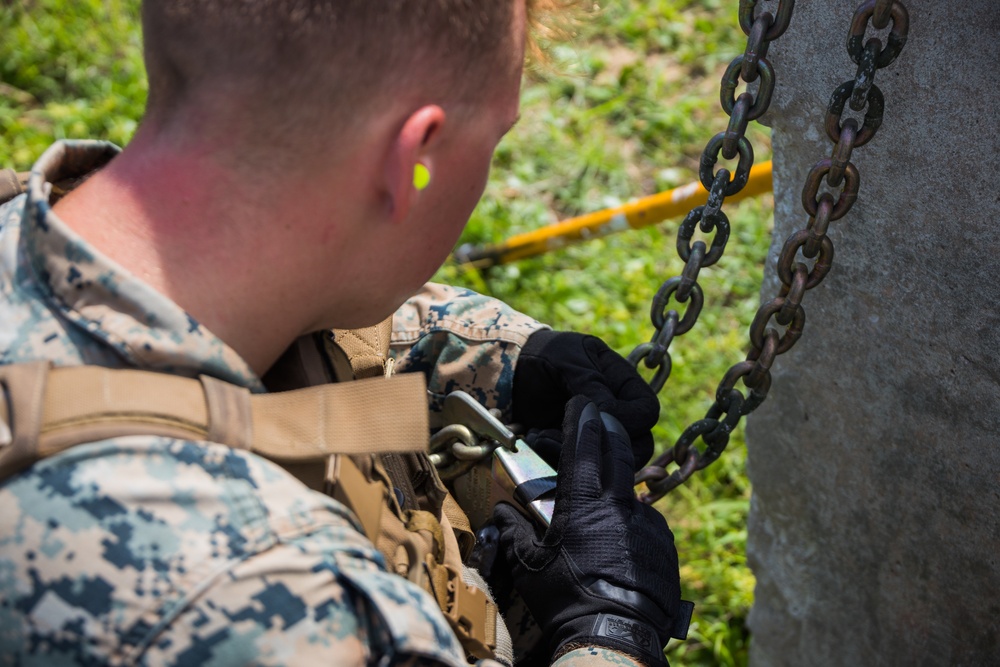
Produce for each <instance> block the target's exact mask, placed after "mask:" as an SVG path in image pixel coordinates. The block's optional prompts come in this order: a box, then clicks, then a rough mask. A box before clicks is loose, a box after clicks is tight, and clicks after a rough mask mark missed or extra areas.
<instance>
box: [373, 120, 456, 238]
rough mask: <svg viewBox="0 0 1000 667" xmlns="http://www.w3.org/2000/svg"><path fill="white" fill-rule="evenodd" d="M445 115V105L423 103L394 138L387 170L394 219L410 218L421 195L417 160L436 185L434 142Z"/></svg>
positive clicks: (387, 182)
mask: <svg viewBox="0 0 1000 667" xmlns="http://www.w3.org/2000/svg"><path fill="white" fill-rule="evenodd" d="M445 118H446V116H445V112H444V109H442V108H441V107H439V106H437V105H428V106H425V107H421V108H419V109H417V110H416V111H414V112H413V113H412V114H411V115H410V116H409V117H408V118H407V119H406V121H405V122H404V123H403V126H402V128H400V130H399V133H398V134H397V135H396V138H395V139H394V140H393V143H392V145H391V147H390V149H389V153H388V155H387V156H386V160H385V173H384V178H385V183H386V190H387V193H388V195H389V205H390V207H391V210H390V212H389V214H390V217H391V219H392V221H393V222H401V221H402V220H404V219H406V216H407V215H409V213H410V209H411V208H412V207H413V204H414V203H415V202H416V201H417V199H418V198H419V197H420V190H418V189H417V187H416V186H415V185H414V184H413V173H414V170H415V169H416V167H417V164H423V165H424V166H425V167H426V168H427V170H428V171H429V172H430V177H431V184H432V185H431V186H430V187H433V182H434V151H433V146H434V143H435V141H436V140H437V138H438V136H439V135H440V133H441V128H442V127H443V126H444V122H445Z"/></svg>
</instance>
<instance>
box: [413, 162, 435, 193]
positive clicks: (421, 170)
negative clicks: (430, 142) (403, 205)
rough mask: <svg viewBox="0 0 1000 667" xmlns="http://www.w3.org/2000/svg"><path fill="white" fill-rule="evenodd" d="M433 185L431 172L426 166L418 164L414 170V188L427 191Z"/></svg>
mask: <svg viewBox="0 0 1000 667" xmlns="http://www.w3.org/2000/svg"><path fill="white" fill-rule="evenodd" d="M430 184H431V172H430V169H428V168H427V167H426V166H425V165H424V164H422V163H420V162H418V163H417V166H415V167H414V168H413V187H415V188H416V189H417V190H426V189H427V186H428V185H430Z"/></svg>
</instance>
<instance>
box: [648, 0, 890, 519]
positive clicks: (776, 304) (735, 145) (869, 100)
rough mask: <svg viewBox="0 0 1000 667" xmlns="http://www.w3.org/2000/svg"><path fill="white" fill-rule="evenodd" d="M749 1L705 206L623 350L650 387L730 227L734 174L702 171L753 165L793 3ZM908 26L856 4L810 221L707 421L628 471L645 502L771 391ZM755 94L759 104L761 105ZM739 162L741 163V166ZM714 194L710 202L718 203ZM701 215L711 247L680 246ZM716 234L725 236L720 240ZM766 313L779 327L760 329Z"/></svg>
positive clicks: (715, 449)
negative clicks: (885, 74)
mask: <svg viewBox="0 0 1000 667" xmlns="http://www.w3.org/2000/svg"><path fill="white" fill-rule="evenodd" d="M755 4H756V0H740V26H741V27H742V28H743V31H744V32H745V33H747V35H748V36H749V40H748V44H747V50H746V53H744V55H742V56H739V57H738V58H736V60H734V61H733V63H732V64H731V65H730V66H729V68H728V69H727V70H726V74H725V76H724V77H723V84H722V106H723V108H724V109H725V110H726V111H727V113H730V124H729V130H727V132H725V133H723V134H721V135H716V137H714V138H713V139H712V141H710V142H709V145H708V147H707V148H706V149H705V154H704V155H703V156H702V182H703V183H705V187H706V188H709V189H710V192H711V194H710V197H709V202H708V204H706V206H704V207H700V208H698V209H695V210H693V211H692V212H691V214H690V215H689V216H688V219H686V220H685V221H684V223H682V225H681V231H680V239H679V240H678V250H679V251H681V257H682V258H683V259H684V260H685V261H687V262H688V266H687V267H685V269H684V274H683V275H682V276H681V277H680V278H672V279H671V280H668V281H667V282H666V283H664V284H663V287H661V288H660V292H659V293H657V295H656V298H654V300H653V325H654V326H655V327H656V328H657V332H656V335H654V337H653V341H651V342H650V343H644V344H643V345H640V346H639V347H638V348H636V350H635V351H634V352H633V353H632V354H631V355H630V356H629V359H630V360H631V361H632V362H633V364H636V365H637V364H638V362H639V361H641V360H643V359H645V360H646V365H647V366H648V367H650V368H655V367H657V366H659V369H660V370H659V371H658V372H657V374H656V377H654V379H653V381H652V382H650V384H651V385H652V387H653V389H654V390H655V391H657V392H658V391H659V390H660V389H661V388H662V386H663V383H664V382H665V381H666V379H667V376H669V374H670V363H669V360H670V354H669V352H668V351H667V349H666V348H667V347H668V346H669V344H670V341H671V340H672V339H673V337H674V336H675V335H679V334H681V333H684V332H685V331H687V330H688V329H690V328H691V326H692V325H693V324H694V320H696V319H697V313H698V312H700V310H701V304H702V302H703V297H702V294H701V289H700V288H699V287H698V285H697V282H696V279H697V275H698V269H699V268H701V267H704V266H709V265H711V264H714V263H715V261H717V260H718V257H719V256H721V254H722V250H723V249H724V247H725V240H724V239H725V238H727V237H728V234H729V224H728V222H729V221H728V219H726V217H725V215H724V214H723V213H722V212H721V211H719V210H718V206H721V201H722V199H724V197H725V196H726V195H728V194H732V193H731V192H729V191H728V187H731V186H733V185H734V184H735V183H736V182H737V181H738V180H739V177H738V176H737V178H735V179H733V182H732V183H731V184H729V186H728V187H727V186H726V183H722V184H721V185H720V184H719V183H720V182H721V181H722V180H723V179H722V176H721V175H722V174H723V173H725V181H728V179H729V175H728V172H726V170H724V169H721V170H719V173H718V174H716V176H715V177H714V178H713V179H710V181H709V182H707V183H706V179H705V176H706V174H709V175H710V173H711V169H712V168H713V167H714V164H715V161H716V159H717V155H718V151H719V149H720V148H721V150H722V154H723V157H729V158H731V157H735V155H736V154H737V153H738V154H739V155H740V166H739V167H737V174H739V173H741V172H742V168H743V163H744V160H745V158H744V155H745V154H746V155H748V156H749V157H748V158H746V161H747V162H752V160H753V153H752V150H751V149H750V145H749V142H747V141H746V139H745V138H744V137H743V135H742V132H743V130H744V129H745V128H746V121H747V120H753V119H755V118H758V117H759V116H760V115H761V114H763V113H764V111H765V110H766V109H767V103H768V102H769V101H770V97H771V92H772V91H773V84H774V74H773V71H772V70H771V66H770V63H768V62H767V61H766V59H765V56H766V53H767V48H768V45H769V43H770V41H771V40H773V39H776V38H777V37H778V36H780V35H781V34H782V33H783V32H784V31H785V29H786V28H787V27H788V23H789V21H790V19H791V13H792V4H793V3H792V2H785V1H784V0H782V1H781V2H780V4H779V6H778V11H777V18H773V17H772V16H771V15H770V14H769V13H766V12H764V13H761V14H760V15H759V16H757V17H756V18H754V17H753V9H754V6H755ZM890 23H891V25H892V28H891V29H890V31H889V34H888V37H887V39H886V44H885V45H884V46H883V44H882V41H881V40H880V39H879V38H877V37H871V38H870V39H868V41H867V42H865V39H864V38H865V34H866V32H867V29H868V25H869V24H871V25H872V26H873V27H874V28H875V29H877V30H881V29H885V28H887V27H888V26H889V25H890ZM908 32H909V15H908V13H907V10H906V7H905V6H904V5H903V3H902V2H900V1H899V0H866V1H865V2H863V3H862V4H861V6H860V7H858V9H857V11H855V13H854V17H853V19H852V20H851V29H850V33H849V38H848V42H847V51H848V54H849V55H850V57H851V60H853V61H854V63H855V64H856V65H857V66H858V69H857V74H856V75H855V78H854V79H853V80H851V81H847V82H845V83H843V84H841V85H840V86H838V87H837V89H836V90H835V91H834V92H833V95H832V96H831V98H830V103H829V105H828V107H827V115H826V123H825V126H826V132H827V134H828V135H829V137H830V140H831V141H832V142H833V144H834V148H833V151H832V153H831V156H830V157H829V158H825V159H823V160H820V161H819V162H817V163H816V164H815V165H814V166H813V168H812V170H811V171H810V172H809V175H808V176H807V177H806V183H805V188H804V189H803V191H802V206H803V208H804V209H805V211H806V213H807V214H808V215H809V222H808V224H807V225H806V227H805V228H804V229H801V230H799V231H797V232H795V233H793V234H792V235H791V236H790V237H788V240H787V241H786V242H785V245H784V248H783V249H782V251H781V254H780V255H779V259H778V267H777V268H778V278H779V279H780V280H781V284H782V287H781V290H780V291H779V293H778V296H777V297H775V298H774V299H772V300H771V301H768V302H767V303H765V304H763V305H762V306H761V307H760V309H759V310H758V311H757V315H756V317H754V320H753V323H752V324H751V325H750V346H751V347H750V351H749V353H748V354H747V357H746V360H745V361H741V362H739V363H737V364H735V365H734V366H732V367H731V368H730V369H729V371H727V372H726V374H725V376H724V377H723V379H722V382H721V383H720V384H719V387H718V389H717V390H716V394H715V401H714V403H713V404H712V406H711V408H709V410H708V413H707V414H706V415H705V418H704V419H701V420H699V421H696V422H695V423H693V424H691V425H690V426H689V427H688V428H687V429H686V430H685V431H684V433H682V434H681V436H680V438H678V440H677V442H676V444H674V446H673V447H672V448H670V449H669V450H668V451H667V452H665V453H664V454H663V455H661V456H660V457H658V458H657V459H656V460H655V461H653V463H652V464H651V465H649V466H647V467H645V468H643V469H642V470H640V471H639V473H638V474H637V475H636V484H640V483H645V484H646V488H647V489H648V491H647V492H645V493H642V494H640V500H642V501H643V502H646V503H653V502H656V501H657V500H659V499H660V498H662V497H663V496H664V495H666V494H667V493H668V492H670V491H671V490H672V489H674V488H676V487H677V486H679V485H681V484H683V483H684V482H685V481H686V480H687V479H688V478H689V477H691V475H692V474H694V472H695V471H696V470H701V469H703V468H705V467H707V466H708V465H709V464H710V463H712V462H713V461H715V460H716V459H717V458H719V456H720V455H721V454H722V452H723V451H724V450H725V448H726V445H728V444H729V438H730V434H731V433H732V432H733V429H735V428H736V426H737V425H738V424H739V422H740V419H742V418H743V416H745V415H748V414H750V413H751V412H753V411H754V410H756V409H757V408H758V407H759V406H760V405H761V403H763V402H764V399H765V398H767V394H768V391H769V390H770V388H771V366H772V364H773V363H774V360H775V358H776V357H777V356H778V355H780V354H783V353H785V352H787V351H788V350H790V349H791V348H792V346H794V345H795V343H796V341H798V339H799V337H800V336H801V335H802V330H803V328H804V327H805V320H806V315H805V309H804V308H803V307H802V298H803V296H804V294H805V292H806V291H807V290H810V289H812V288H814V287H816V286H817V285H818V284H820V283H821V282H822V281H823V279H824V278H825V277H826V275H827V274H828V273H829V272H830V268H831V266H832V264H833V241H831V240H830V237H829V236H827V229H828V227H829V224H830V223H831V222H833V221H835V220H839V219H840V218H843V217H844V216H845V215H846V214H847V212H848V211H849V210H850V209H851V207H852V206H853V205H854V202H855V201H856V200H857V197H858V189H859V186H860V175H859V173H858V169H857V167H856V166H855V165H854V164H853V163H852V162H851V154H852V151H853V150H854V149H855V148H858V147H859V146H863V145H865V144H866V143H868V142H869V141H871V139H872V137H874V136H875V133H876V132H878V129H879V127H881V125H882V116H883V112H884V110H885V99H884V97H883V96H882V91H881V90H879V88H878V86H876V85H875V72H876V71H877V70H879V69H882V68H884V67H888V66H889V65H890V64H892V62H893V61H895V60H896V58H897V57H898V56H899V53H900V52H901V51H902V49H903V47H904V46H905V44H906V38H907V34H908ZM751 58H754V59H755V60H751ZM748 63H749V64H748ZM754 63H756V64H754ZM736 73H738V74H739V76H740V78H742V79H743V80H744V81H747V82H750V81H753V80H755V79H756V78H757V76H759V77H760V79H761V84H760V85H761V87H760V90H759V91H758V94H757V98H756V100H751V99H750V98H749V94H748V93H743V94H742V95H740V97H739V98H738V99H736V100H735V101H733V100H732V95H733V91H734V90H735V87H736V84H737V81H736V78H735V75H736ZM747 75H749V77H748V76H747ZM751 77H752V78H751ZM761 99H764V100H765V102H760V100H761ZM848 102H849V103H850V105H851V108H852V109H853V110H854V111H856V112H861V111H864V112H865V114H864V120H863V122H862V124H861V126H860V127H859V126H858V121H857V120H855V119H853V118H847V119H844V118H843V113H844V107H845V105H846V104H848ZM744 144H745V147H744ZM746 169H747V170H749V164H748V165H747V166H746ZM824 180H825V181H826V185H827V186H828V187H829V188H830V189H831V190H838V189H839V193H837V194H834V193H831V192H822V193H821V192H820V189H821V187H822V184H823V181H824ZM710 185H711V187H709V186H710ZM715 201H718V205H716V204H715V203H714V202H715ZM706 211H707V213H706ZM706 218H707V220H708V223H707V224H706V222H705V220H706ZM699 221H700V222H702V230H703V231H704V232H706V233H708V232H710V231H711V230H712V229H716V230H718V231H717V236H716V240H715V242H713V243H712V249H711V250H710V251H708V252H707V253H706V252H705V244H704V243H702V242H700V241H699V242H696V243H695V244H694V246H693V247H691V248H690V250H688V248H689V246H688V245H687V244H688V243H689V242H690V239H691V234H692V233H693V230H694V225H695V224H696V223H697V222H699ZM721 221H724V222H721ZM720 237H723V240H722V241H721V242H720V241H719V238H720ZM682 245H683V249H682ZM699 246H700V250H699ZM685 252H687V256H685ZM713 253H715V254H713ZM800 256H801V258H802V259H800ZM689 258H690V259H689ZM710 258H711V259H710ZM802 260H807V261H802ZM692 265H693V266H694V268H692ZM682 288H683V289H684V290H685V291H682ZM671 296H675V297H676V299H677V301H678V302H680V303H683V302H685V301H687V300H688V299H689V298H690V300H691V303H690V304H689V306H688V310H687V311H685V314H684V317H683V318H679V316H678V315H677V313H676V311H674V310H669V311H665V310H664V309H665V308H666V304H667V301H668V300H669V299H670V297H671ZM692 312H693V313H694V314H693V315H692V314H691V313H692ZM772 319H773V320H774V323H775V324H776V325H778V327H781V328H782V329H783V332H781V331H780V330H779V329H778V328H775V327H769V326H768V323H769V322H771V320H772ZM657 362H663V363H657ZM664 368H666V371H665V372H664V371H663V369H664ZM661 376H662V377H661ZM740 380H742V381H743V384H744V386H745V387H746V388H747V389H748V390H749V392H748V394H746V395H744V393H743V392H742V391H740V390H739V389H736V383H737V382H738V381H740ZM698 438H701V440H702V441H703V442H704V443H705V448H704V449H698V447H697V446H695V442H696V441H697V440H698ZM672 463H673V464H676V465H677V468H676V469H675V470H674V471H673V472H669V471H668V470H667V469H666V468H667V466H669V465H670V464H672Z"/></svg>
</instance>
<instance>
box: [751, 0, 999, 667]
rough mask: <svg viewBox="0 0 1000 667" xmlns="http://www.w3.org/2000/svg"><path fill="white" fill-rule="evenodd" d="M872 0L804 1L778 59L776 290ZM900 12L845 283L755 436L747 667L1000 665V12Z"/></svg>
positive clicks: (992, 4) (836, 231)
mask: <svg viewBox="0 0 1000 667" xmlns="http://www.w3.org/2000/svg"><path fill="white" fill-rule="evenodd" d="M734 4H735V3H734ZM769 4H770V3H769ZM858 4H859V0H829V1H826V2H812V1H809V0H800V1H799V2H798V3H797V6H796V11H795V16H794V19H793V21H792V27H791V29H790V30H789V32H788V33H786V35H785V36H784V37H782V38H781V39H780V40H779V41H778V42H775V44H774V45H773V47H772V51H771V60H772V63H773V64H774V66H775V69H776V72H777V76H778V86H777V90H776V93H775V99H774V105H773V107H772V111H771V112H770V114H769V115H770V118H771V124H772V126H773V128H774V146H775V151H774V152H775V158H774V159H775V193H776V202H775V209H776V210H775V228H776V235H775V236H776V240H775V245H774V246H773V247H772V252H771V256H770V257H769V262H768V277H767V278H766V280H765V287H764V294H765V295H771V294H773V293H775V292H776V290H777V286H778V282H777V278H776V277H775V273H774V261H775V259H776V256H777V251H778V249H779V248H780V246H781V244H782V242H783V240H784V238H785V237H786V236H787V235H788V234H789V233H790V232H791V231H793V230H795V229H798V228H800V227H801V226H803V224H804V222H805V221H806V218H805V215H804V214H803V212H802V209H801V204H800V197H801V189H802V182H803V179H804V177H805V174H806V173H807V171H808V170H809V167H810V166H811V165H812V164H813V163H814V162H815V161H816V160H818V159H819V158H821V157H826V156H827V155H829V152H830V147H831V144H830V143H829V141H828V140H827V138H826V135H825V132H824V131H823V129H822V127H823V118H824V115H825V105H826V102H827V99H828V97H829V95H830V93H831V92H832V90H833V89H834V88H835V87H836V86H837V85H838V84H839V83H841V82H843V81H845V80H847V79H853V77H854V69H855V67H854V65H853V63H851V61H850V60H849V58H848V56H847V53H846V50H845V46H844V45H845V42H846V38H847V31H848V25H849V22H850V18H851V16H852V14H853V12H854V9H855V8H856V7H857V5H858ZM905 4H906V6H907V8H908V9H909V13H910V20H911V29H910V38H909V43H908V44H907V46H906V49H905V50H904V51H903V54H902V55H901V57H900V58H899V60H898V61H897V62H896V63H895V64H894V65H893V66H891V67H890V68H889V69H887V70H881V71H879V73H878V76H877V79H876V83H877V84H878V85H879V86H880V87H881V88H882V90H883V92H884V93H885V97H886V103H887V108H886V113H885V124H884V126H883V128H882V129H881V131H880V132H879V133H878V135H877V137H876V138H875V139H874V140H873V141H872V142H871V143H870V144H868V145H867V146H865V147H863V148H859V149H857V150H856V151H855V153H854V162H855V163H856V164H857V166H858V168H859V169H860V171H861V194H860V199H859V202H858V204H857V205H856V206H855V207H854V209H853V211H852V212H851V213H850V214H849V215H848V217H847V218H845V219H843V220H841V221H838V222H835V223H833V224H832V225H831V227H832V230H831V232H830V236H831V238H832V239H833V241H834V244H835V246H836V257H835V260H834V269H833V272H832V273H831V274H830V276H829V277H828V278H827V280H826V281H825V282H824V283H823V284H822V285H820V286H819V287H818V288H816V289H815V290H812V291H811V292H809V293H808V295H807V297H806V299H805V302H804V304H805V307H806V311H807V322H806V331H805V335H804V336H803V338H802V340H801V341H800V342H799V344H798V345H797V346H796V347H795V348H794V349H793V350H792V351H791V352H789V353H788V354H787V355H784V356H783V357H781V358H780V359H779V361H778V362H777V364H776V367H775V370H774V389H773V390H772V392H771V396H770V398H769V399H768V401H767V403H766V404H765V405H764V406H763V407H762V408H761V409H760V410H759V411H758V413H757V414H755V415H754V416H753V417H752V418H751V419H750V420H749V424H748V439H749V442H750V444H749V447H750V477H751V480H752V482H753V485H754V498H753V502H752V508H751V516H750V535H749V547H748V551H749V557H750V562H751V565H752V567H753V568H754V571H755V573H756V576H757V580H758V585H757V595H756V606H755V607H754V609H753V611H752V613H751V616H750V626H751V629H752V631H753V633H754V638H753V645H752V652H751V663H752V665H754V666H755V667H766V666H779V665H780V666H784V665H795V666H800V665H810V666H825V665H852V666H857V665H863V666H866V665H906V666H910V665H919V666H922V665H934V666H941V665H968V666H975V667H981V666H984V665H985V666H989V665H1000V359H998V356H1000V351H998V343H1000V236H998V233H997V225H998V222H1000V116H998V113H997V110H998V108H1000V2H998V1H997V0H952V1H950V2H941V1H940V0H905ZM772 6H773V5H772Z"/></svg>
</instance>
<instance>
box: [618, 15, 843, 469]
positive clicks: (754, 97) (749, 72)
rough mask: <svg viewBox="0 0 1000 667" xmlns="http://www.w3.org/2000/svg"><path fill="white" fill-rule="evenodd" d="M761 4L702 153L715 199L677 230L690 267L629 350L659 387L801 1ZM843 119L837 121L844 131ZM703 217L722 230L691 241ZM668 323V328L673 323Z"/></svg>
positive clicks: (741, 181)
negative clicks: (775, 44)
mask: <svg viewBox="0 0 1000 667" xmlns="http://www.w3.org/2000/svg"><path fill="white" fill-rule="evenodd" d="M757 4H758V3H757V0H740V7H739V19H740V27H741V28H742V29H743V32H745V33H746V35H747V38H748V39H747V46H746V49H745V51H744V52H743V53H742V54H741V55H739V56H737V57H736V58H735V59H733V61H732V62H731V63H730V64H729V67H727V68H726V72H725V74H724V75H723V77H722V86H721V89H720V93H719V99H720V103H721V105H722V109H723V110H724V111H725V112H726V114H728V115H729V127H728V128H727V129H726V130H725V131H724V132H720V133H719V134H717V135H715V136H714V137H712V139H711V140H710V141H709V142H708V145H707V146H705V150H704V152H703V153H702V156H701V164H700V168H699V177H700V179H701V182H702V185H704V186H705V189H706V190H708V191H709V195H708V202H707V203H706V204H705V206H699V207H697V208H695V209H694V210H692V211H691V212H690V213H689V214H688V215H687V217H686V218H685V219H684V222H682V223H681V227H680V230H679V232H678V235H677V254H678V255H679V256H680V258H681V259H682V260H683V261H684V263H685V266H684V271H683V272H682V274H681V275H680V276H677V277H674V278H671V279H669V280H667V281H666V282H664V283H663V285H662V286H661V287H660V289H659V291H657V293H656V297H654V299H653V309H652V314H651V317H650V319H651V320H652V323H653V327H654V329H655V332H654V333H653V336H652V338H651V339H650V342H648V343H643V344H641V345H639V346H638V347H636V348H635V349H634V350H633V351H632V353H631V354H630V355H629V356H628V360H629V361H630V362H631V363H632V365H633V366H635V367H638V366H639V363H640V362H643V363H644V364H645V366H646V367H647V368H650V369H653V370H655V371H656V374H655V375H654V377H653V379H652V380H651V381H650V386H651V387H652V388H653V390H654V391H656V392H659V391H660V390H661V389H662V388H663V386H664V384H666V381H667V379H668V378H669V377H670V371H671V368H672V361H671V358H670V352H669V349H668V348H669V345H670V342H671V341H673V339H674V337H676V336H682V335H684V334H685V333H687V332H688V331H690V330H691V329H692V328H693V327H694V325H695V323H696V322H697V320H698V317H699V315H700V314H701V310H702V306H703V304H704V295H703V293H702V290H701V287H700V286H699V285H698V275H699V272H700V271H701V269H703V268H705V267H707V266H712V265H713V264H715V263H716V262H718V261H719V259H720V258H721V257H722V254H723V252H725V249H726V244H727V243H728V242H729V234H730V224H729V218H728V217H727V216H726V214H725V213H723V212H722V206H723V204H724V203H725V201H726V197H731V196H733V195H734V194H736V193H737V192H739V191H740V190H742V189H743V188H744V187H745V186H746V184H747V180H748V179H749V178H750V168H751V167H752V166H753V160H754V153H753V146H751V145H750V141H749V140H748V139H747V138H746V130H747V124H748V123H749V122H750V121H751V120H756V119H758V118H760V117H761V116H763V115H764V113H765V112H766V111H767V109H768V107H769V106H770V104H771V96H772V95H773V93H774V69H773V68H772V67H771V63H770V62H768V60H767V51H768V47H769V46H770V43H771V42H772V41H773V40H775V39H777V38H778V37H780V36H781V35H782V34H784V32H785V30H787V29H788V24H789V22H790V21H791V18H792V10H793V8H794V6H795V1H794V0H780V2H779V3H778V7H777V11H776V13H775V14H771V13H770V12H766V11H762V12H760V13H759V14H757V15H756V16H755V11H754V10H755V9H756V7H757ZM741 81H742V82H743V83H747V84H749V83H753V82H755V81H756V82H758V85H757V92H756V94H753V93H751V92H749V91H746V92H743V93H740V94H739V95H738V96H737V95H736V89H737V88H738V87H739V85H740V83H741ZM845 103H846V99H845ZM839 127H840V126H839V121H838V125H837V129H838V131H839ZM720 155H721V157H722V158H724V159H726V160H732V159H735V158H737V157H738V158H739V161H738V162H737V164H736V170H735V172H731V171H730V170H729V169H726V168H724V167H723V168H720V169H719V170H718V171H716V170H715V167H716V164H717V163H718V161H719V157H720ZM696 225H697V226H698V227H699V228H700V229H701V231H702V232H703V233H705V234H710V233H712V232H713V231H714V232H715V237H714V238H713V239H712V243H711V246H708V245H706V243H705V242H703V241H695V242H694V243H692V239H693V238H694V232H695V226H696ZM671 298H674V299H676V302H677V303H678V304H686V307H685V309H684V314H683V316H681V314H680V313H679V311H678V310H677V309H668V306H669V304H670V300H671ZM668 324H669V331H666V327H667V326H668ZM665 332H666V333H665ZM681 460H683V463H682V467H683V466H688V465H696V462H687V461H686V457H681V459H678V461H681ZM692 470H693V469H692ZM685 479H686V478H685Z"/></svg>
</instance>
